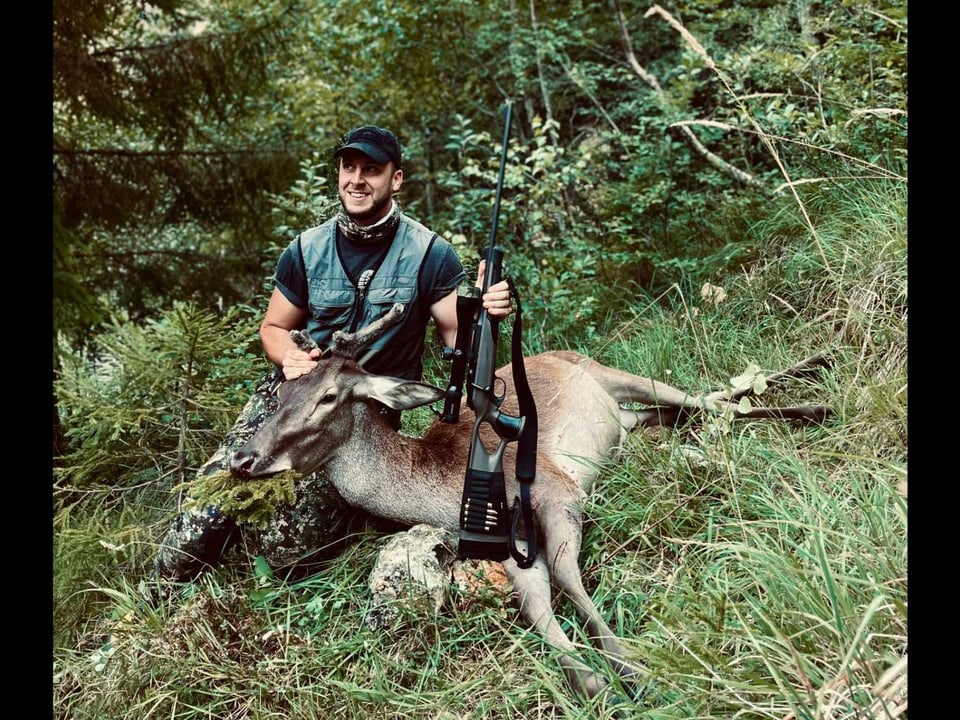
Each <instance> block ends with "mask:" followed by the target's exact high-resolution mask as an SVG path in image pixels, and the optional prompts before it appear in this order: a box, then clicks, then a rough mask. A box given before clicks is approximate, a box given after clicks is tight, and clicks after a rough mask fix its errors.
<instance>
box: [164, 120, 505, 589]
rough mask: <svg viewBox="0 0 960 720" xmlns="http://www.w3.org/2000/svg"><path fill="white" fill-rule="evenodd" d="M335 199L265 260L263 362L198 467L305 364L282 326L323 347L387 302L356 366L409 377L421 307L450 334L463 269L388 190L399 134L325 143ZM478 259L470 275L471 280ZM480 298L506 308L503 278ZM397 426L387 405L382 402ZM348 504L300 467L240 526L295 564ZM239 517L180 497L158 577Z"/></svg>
mask: <svg viewBox="0 0 960 720" xmlns="http://www.w3.org/2000/svg"><path fill="white" fill-rule="evenodd" d="M334 159H335V160H337V161H338V163H339V174H338V180H337V187H338V194H339V197H340V203H341V205H342V211H341V212H340V213H339V214H338V215H337V216H336V217H334V218H331V219H330V220H328V221H327V222H325V223H323V224H322V225H319V226H318V227H315V228H311V229H309V230H306V231H305V232H303V233H301V234H300V235H299V236H298V237H297V238H296V239H295V240H293V241H292V242H291V243H290V245H289V246H288V247H287V248H286V250H285V251H284V252H283V254H282V255H281V257H280V260H279V262H278V263H277V270H276V275H275V278H274V290H273V293H272V295H271V297H270V302H269V305H268V306H267V311H266V314H265V316H264V319H263V322H262V323H261V325H260V340H261V342H262V344H263V349H264V352H265V353H266V355H267V358H269V359H270V360H271V361H272V362H273V363H274V365H275V368H274V370H273V372H271V373H269V374H268V375H267V377H265V378H264V379H263V380H262V381H261V383H260V384H259V385H258V386H257V389H256V392H255V393H254V395H253V397H251V399H250V400H249V401H248V403H247V405H246V407H245V408H244V410H243V411H242V412H241V414H240V417H239V418H238V419H237V422H236V423H235V424H234V427H233V428H232V429H231V430H230V432H229V433H228V434H227V437H226V439H225V440H224V442H223V443H222V444H221V446H220V447H219V448H218V450H217V452H216V453H214V455H213V457H211V458H210V460H208V461H207V463H206V464H205V465H204V466H203V467H202V468H201V469H200V471H199V475H201V476H204V475H209V474H212V473H214V472H222V471H224V470H226V468H227V463H228V460H229V457H230V455H231V454H232V452H233V451H234V450H235V449H236V448H238V447H239V446H240V445H242V444H243V443H244V442H246V440H247V439H248V438H250V437H251V436H252V435H253V434H254V433H255V432H256V431H257V430H258V429H259V428H260V427H261V425H262V424H263V422H264V420H265V419H266V418H267V417H268V416H269V415H270V414H271V413H272V412H273V411H274V410H275V409H276V395H275V393H276V389H277V387H278V386H279V384H280V382H281V381H282V380H283V379H287V380H292V379H294V378H297V377H300V376H301V375H303V374H305V373H308V372H310V370H312V369H313V368H314V367H315V366H316V364H317V361H318V358H319V357H320V352H321V351H320V350H319V349H315V350H312V351H310V352H309V353H308V352H304V351H303V350H300V349H299V348H298V347H297V346H296V344H295V343H294V342H293V340H291V338H290V331H291V330H294V329H301V330H305V331H306V332H307V333H308V334H309V335H310V336H311V337H312V338H313V339H314V340H315V341H316V342H317V344H318V345H319V346H320V348H323V347H325V346H326V345H327V344H328V343H329V341H330V339H331V337H332V335H333V333H334V331H336V330H345V331H347V332H353V331H355V330H357V329H358V328H362V327H364V326H365V325H367V324H369V323H370V322H371V321H373V320H375V319H376V318H378V317H381V316H382V315H384V314H385V313H386V312H387V311H388V310H389V309H390V308H391V307H392V306H393V304H394V303H395V302H401V303H404V305H405V306H406V308H405V312H404V319H403V321H402V322H400V323H399V324H398V325H396V326H394V327H392V328H390V329H389V330H388V331H387V332H386V333H385V334H384V335H383V337H381V338H380V339H378V340H377V341H375V342H374V343H373V344H372V345H371V346H370V348H369V350H368V353H367V355H366V357H365V359H364V361H363V367H364V368H365V369H366V370H368V371H370V372H373V373H377V374H381V375H392V376H394V377H402V378H406V379H416V380H419V379H421V376H422V371H423V362H422V361H423V352H424V346H425V339H426V332H427V326H428V323H429V321H430V319H431V318H432V319H433V322H434V323H435V324H436V327H437V330H438V331H439V333H440V336H441V338H442V340H443V343H444V344H445V345H446V346H447V347H454V346H455V344H456V337H457V312H456V306H457V287H458V286H459V285H460V283H461V282H462V281H463V280H464V278H465V272H464V269H463V266H462V264H461V262H460V260H459V259H458V258H457V255H456V253H455V252H454V250H453V247H452V246H451V245H450V243H449V242H447V241H446V240H445V239H443V238H441V237H439V236H438V235H437V234H436V233H434V232H432V231H431V230H429V229H428V228H426V227H425V226H424V225H422V224H420V223H418V222H417V221H415V220H413V219H412V218H410V217H408V216H407V215H405V214H403V213H402V212H401V210H400V206H399V204H398V203H397V201H396V199H395V198H394V197H393V195H394V193H396V192H397V191H399V190H400V187H401V185H402V184H403V169H402V167H401V151H400V144H399V142H398V141H397V138H396V137H395V136H394V134H393V133H392V132H390V131H389V130H386V129H384V128H381V127H378V126H376V125H364V126H362V127H358V128H355V129H353V130H351V131H350V132H349V133H347V135H346V136H345V137H344V139H343V142H342V143H341V144H340V146H339V147H338V148H337V150H336V152H335V153H334ZM483 272H484V263H483V262H481V264H480V268H479V270H478V274H477V281H476V284H477V285H478V286H480V287H482V279H483ZM482 301H483V306H484V307H485V308H487V310H488V312H489V313H490V314H491V315H493V316H496V317H501V318H502V317H505V316H507V315H509V314H510V311H511V307H510V290H509V287H508V284H507V282H506V281H501V282H499V283H497V284H495V285H493V286H492V287H491V288H490V290H489V292H487V293H486V294H484V296H483V298H482ZM382 412H383V413H384V415H385V416H387V418H388V420H389V421H390V422H391V424H392V425H393V427H394V428H395V429H397V430H399V429H400V413H399V411H394V410H390V409H389V408H386V407H384V408H382ZM357 516H358V512H357V511H355V510H353V509H351V508H349V507H348V506H347V505H346V503H344V501H343V500H342V498H340V496H339V494H338V493H337V492H336V490H334V489H333V487H332V486H331V485H330V484H329V483H328V482H327V481H326V479H325V478H324V477H323V475H322V473H315V474H313V475H310V476H308V477H306V478H303V479H301V480H300V481H299V482H298V484H297V489H296V500H295V501H294V503H293V505H292V506H290V507H283V508H280V509H279V511H278V513H277V517H276V518H275V521H274V522H273V523H272V524H271V526H270V527H269V528H267V529H266V530H264V531H260V532H258V533H249V534H248V536H249V540H250V541H251V542H252V543H253V544H254V547H253V550H254V551H255V552H256V553H257V554H261V555H263V556H264V557H265V558H266V559H267V561H268V563H269V564H270V565H271V566H272V567H273V568H274V569H275V570H279V569H284V570H289V571H292V572H294V573H297V574H299V573H301V572H303V571H304V570H306V569H309V567H310V561H311V560H316V559H322V558H323V557H325V556H326V555H329V552H330V551H331V549H332V548H333V547H335V546H336V545H337V543H338V542H339V541H340V540H341V539H342V537H343V536H344V535H345V530H346V528H347V527H348V526H349V525H350V524H351V521H352V520H354V519H356V517H357ZM240 530H241V529H240V528H239V527H238V526H237V524H236V523H235V522H234V521H233V520H232V519H231V518H229V517H227V516H225V515H224V514H223V513H221V512H220V511H219V510H218V509H217V508H213V507H207V508H203V509H187V510H185V511H184V512H182V513H181V514H180V515H179V517H178V518H176V520H175V522H174V524H173V526H172V527H171V528H170V529H169V530H168V532H167V534H166V536H165V537H164V539H163V542H162V543H161V546H160V550H159V552H158V554H157V560H156V574H157V576H158V577H159V578H166V579H172V580H190V579H193V578H194V577H195V576H196V575H197V573H199V572H200V571H201V570H203V569H204V568H205V567H209V566H211V565H214V564H216V563H217V562H219V560H220V559H221V557H222V556H223V554H224V553H225V552H226V551H227V550H228V549H229V548H230V547H231V546H233V545H234V544H236V543H237V541H238V540H240V539H241V537H242V536H241V532H240Z"/></svg>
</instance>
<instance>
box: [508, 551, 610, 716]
mask: <svg viewBox="0 0 960 720" xmlns="http://www.w3.org/2000/svg"><path fill="white" fill-rule="evenodd" d="M517 545H518V546H520V547H521V549H522V550H523V551H524V552H526V548H525V545H526V543H523V542H520V541H518V543H517ZM503 567H504V570H506V573H507V576H508V577H509V578H510V581H511V583H513V589H514V595H515V597H516V600H517V604H518V606H519V610H520V616H521V617H522V618H523V619H524V620H526V621H527V622H528V623H529V624H530V625H531V626H532V627H533V629H534V630H535V631H536V632H537V633H538V634H539V635H540V636H541V637H543V638H544V639H545V640H546V641H547V642H548V643H549V644H550V645H552V646H553V647H554V648H555V649H557V650H559V651H560V653H561V654H560V658H559V661H560V665H561V667H562V668H563V673H564V675H565V676H566V678H567V682H568V683H569V684H570V687H571V688H573V690H574V691H575V692H577V693H579V694H580V695H581V696H583V697H587V698H593V697H596V696H597V695H599V694H600V693H601V692H602V691H603V690H604V688H605V687H607V681H606V680H604V679H603V677H601V676H600V675H599V674H598V673H597V672H595V671H594V670H592V669H591V668H590V667H589V666H587V665H586V664H584V663H583V662H581V661H580V660H577V658H576V655H575V654H576V652H577V646H576V645H575V644H574V643H573V642H572V641H571V640H570V638H568V637H567V635H566V634H565V633H564V632H563V629H562V628H561V627H560V623H559V622H558V621H557V617H556V615H554V613H553V607H552V604H551V591H550V573H549V571H548V570H547V564H546V563H545V562H544V560H543V558H542V557H539V556H538V557H537V558H536V560H535V561H534V563H533V565H532V566H531V567H529V568H526V569H523V570H521V569H520V568H518V567H517V564H516V562H515V561H514V560H513V559H512V558H511V559H507V560H505V561H504V563H503Z"/></svg>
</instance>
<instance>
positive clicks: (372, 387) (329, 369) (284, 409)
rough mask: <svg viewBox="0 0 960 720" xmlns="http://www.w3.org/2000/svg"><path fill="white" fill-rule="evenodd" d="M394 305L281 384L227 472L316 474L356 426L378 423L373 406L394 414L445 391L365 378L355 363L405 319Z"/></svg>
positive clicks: (302, 341) (304, 342) (340, 336)
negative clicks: (274, 402) (269, 411)
mask: <svg viewBox="0 0 960 720" xmlns="http://www.w3.org/2000/svg"><path fill="white" fill-rule="evenodd" d="M403 309H404V308H403V305H402V304H400V303H397V304H396V305H394V306H393V308H391V310H390V311H389V312H388V313H387V314H386V315H384V316H383V317H382V318H380V319H379V320H377V321H375V322H374V323H372V324H371V325H368V326H367V327H366V328H363V329H362V330H360V331H358V332H356V333H344V332H341V331H338V332H336V333H334V335H333V345H331V346H330V347H329V348H328V349H327V350H326V351H325V352H324V354H323V356H322V357H321V359H320V361H319V363H318V364H317V366H316V367H315V368H314V369H313V370H312V371H311V372H309V373H307V374H306V375H302V376H300V377H299V378H297V379H295V380H288V381H285V382H284V383H283V384H282V385H281V386H280V388H279V390H278V392H277V397H278V400H279V408H278V409H277V411H276V412H275V413H274V414H273V415H271V416H270V417H269V418H267V420H266V421H265V422H264V424H263V426H262V427H261V428H260V430H259V431H258V432H257V433H256V434H255V435H254V436H253V437H252V438H250V439H249V440H248V441H247V442H246V443H245V444H244V445H243V446H242V447H240V448H239V449H238V450H237V451H236V452H235V453H234V454H233V456H232V457H231V458H230V471H231V472H232V473H233V474H234V475H238V476H241V477H262V476H265V475H272V474H274V473H278V472H282V471H284V470H296V471H297V472H300V473H304V474H308V473H311V472H313V471H314V470H316V469H318V468H320V467H322V466H323V465H324V464H325V463H326V462H327V461H328V460H329V459H330V457H331V456H332V455H333V453H335V452H336V451H337V449H338V448H340V447H341V446H343V445H344V444H345V443H346V441H347V440H348V439H350V438H351V437H352V436H353V435H354V433H355V431H356V425H357V423H384V420H383V419H382V418H381V416H380V414H379V413H377V412H375V411H372V410H371V407H370V405H371V401H377V402H380V403H383V404H384V405H386V406H387V407H390V408H393V409H395V410H409V409H411V408H415V407H419V406H420V405H426V404H428V403H431V402H435V401H437V400H439V399H440V398H442V397H443V390H441V389H440V388H437V387H434V386H432V385H429V384H427V383H423V382H416V381H412V380H402V379H400V378H393V377H387V376H382V375H371V374H370V373H368V372H366V371H365V370H364V369H363V368H361V367H360V365H359V364H358V363H357V361H356V358H357V356H358V355H359V354H360V353H361V352H362V351H363V350H364V349H365V348H366V347H367V346H368V345H369V344H370V343H371V342H373V341H374V340H376V339H377V338H378V337H380V336H381V335H382V334H383V331H384V330H386V328H387V327H389V326H390V325H393V324H395V323H396V322H398V321H399V320H400V318H401V317H402V315H403ZM291 337H292V338H293V339H294V341H295V342H297V344H298V345H299V346H300V347H301V348H303V349H309V348H310V347H316V344H315V343H313V341H312V340H310V339H309V338H308V337H307V336H306V335H304V334H303V333H301V332H300V331H298V330H294V331H292V332H291Z"/></svg>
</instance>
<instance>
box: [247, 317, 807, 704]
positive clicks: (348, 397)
mask: <svg viewBox="0 0 960 720" xmlns="http://www.w3.org/2000/svg"><path fill="white" fill-rule="evenodd" d="M402 312H403V306H402V305H397V306H394V308H393V309H392V310H391V311H390V312H389V313H388V314H387V315H386V316H385V317H384V318H382V319H381V320H380V321H378V322H377V323H375V324H374V325H373V326H370V327H368V328H365V329H363V330H361V331H360V332H358V333H356V334H353V335H348V334H345V333H338V334H336V335H335V336H334V339H335V345H334V347H332V348H331V349H329V351H328V352H326V353H325V354H324V357H323V359H321V361H320V363H319V364H318V365H317V367H316V368H314V370H313V371H312V372H310V373H309V374H307V375H304V376H301V377H300V378H298V379H296V380H293V381H289V382H285V383H284V384H283V385H282V386H281V387H280V390H279V398H280V407H279V409H278V410H277V412H276V413H275V414H274V415H273V416H271V417H270V418H269V419H268V420H267V421H266V423H265V424H264V425H263V427H262V428H261V429H260V430H259V432H258V433H257V434H256V435H254V436H253V437H252V438H251V439H250V440H249V441H248V442H247V443H246V444H245V445H243V446H242V447H241V448H240V449H238V450H237V451H236V453H235V454H234V455H233V457H232V458H231V460H230V469H231V471H232V472H233V473H234V474H235V475H237V476H240V477H244V478H250V477H262V476H267V475H271V474H274V473H278V472H282V471H286V470H294V471H296V472H299V473H303V474H307V473H311V472H314V471H316V470H318V469H320V468H323V470H324V472H325V474H326V476H327V477H328V479H329V480H330V482H331V483H332V484H333V485H334V486H335V487H336V489H337V490H338V491H339V492H340V494H341V495H342V496H343V498H344V499H345V500H346V501H347V502H348V503H350V504H352V505H354V506H357V507H360V508H362V509H364V510H366V511H367V512H370V513H372V514H374V515H377V516H380V517H383V518H387V519H390V520H394V521H397V522H400V523H403V524H407V525H410V526H413V525H416V524H420V523H426V524H429V525H433V526H436V527H440V528H446V529H448V530H451V531H453V532H457V531H458V530H459V516H460V503H461V494H462V490H463V479H464V471H465V468H466V463H467V456H468V452H469V447H470V444H471V436H472V428H473V420H474V415H473V412H472V411H471V410H470V409H469V408H468V407H467V406H466V403H465V402H464V403H462V406H461V420H460V422H459V423H458V424H444V423H440V422H439V421H435V422H434V423H433V425H432V426H431V427H430V428H429V429H428V430H427V432H426V433H425V434H424V435H423V436H422V437H413V436H409V435H405V434H403V433H398V432H395V431H394V430H393V429H392V428H391V427H390V426H389V425H388V424H387V423H386V421H385V420H384V419H383V418H382V416H381V415H380V414H379V413H378V412H377V411H376V410H375V401H376V402H380V403H383V404H385V405H387V406H389V407H391V408H395V409H401V410H408V409H411V408H415V407H418V406H421V405H425V404H428V403H432V402H436V401H438V400H441V399H443V397H444V391H443V390H442V389H440V388H437V387H434V386H432V385H429V384H426V383H423V382H414V381H408V380H400V379H397V378H390V377H383V376H377V375H372V374H369V373H367V372H366V371H364V370H363V369H362V368H361V367H360V365H359V364H358V363H357V361H356V358H357V357H358V355H359V353H360V352H361V351H362V350H363V348H364V346H365V344H366V343H367V342H369V341H370V340H372V339H373V337H375V335H376V334H377V333H378V332H379V331H380V330H381V329H382V328H383V327H385V326H386V325H385V324H386V323H389V322H392V321H393V320H395V319H396V318H398V317H399V315H400V314H401V313H402ZM293 334H294V336H295V339H297V340H298V342H303V336H302V335H301V334H299V333H297V332H296V331H294V333H293ZM524 367H525V369H526V375H527V378H528V380H529V383H530V388H531V390H532V392H533V396H534V399H535V401H536V406H537V414H538V419H539V440H538V456H537V476H536V479H535V482H534V483H533V485H532V505H533V508H534V513H535V523H536V526H537V532H538V538H540V540H538V546H539V553H538V557H537V559H536V561H535V563H534V564H533V566H532V567H530V568H528V569H521V568H519V567H518V566H517V563H516V561H515V560H514V559H513V558H508V559H507V560H505V561H504V563H503V565H504V569H505V571H506V573H507V576H508V577H509V579H510V581H511V583H512V585H513V588H514V595H515V597H516V598H517V601H518V604H519V610H520V613H521V615H522V617H523V618H524V620H525V621H526V622H528V623H530V624H531V625H532V626H533V627H534V628H535V629H536V630H537V631H538V632H539V633H540V634H541V635H542V636H543V637H544V638H545V639H546V640H547V641H548V642H549V643H550V644H552V645H553V646H554V647H555V648H558V649H560V650H562V651H564V652H562V653H561V655H560V663H561V664H562V666H563V669H564V672H565V675H566V677H567V679H568V681H569V682H570V684H571V686H572V688H573V689H574V690H576V691H578V692H580V693H582V694H583V695H585V696H587V697H594V696H596V695H597V694H598V693H600V692H601V691H602V690H603V689H604V687H605V686H606V685H607V683H606V681H605V680H604V679H603V678H602V677H601V676H600V675H599V674H598V673H596V672H594V671H592V670H591V669H590V668H589V667H588V666H587V665H586V664H584V663H582V662H581V661H579V660H577V659H576V658H575V657H574V651H575V646H574V643H573V642H572V641H571V640H570V639H569V638H568V637H567V636H566V635H565V634H564V631H563V629H562V628H561V626H560V623H559V622H558V620H557V619H556V617H555V616H554V613H553V610H552V607H551V583H552V584H553V585H554V586H555V587H556V588H557V589H559V590H560V591H562V592H563V593H565V594H566V596H567V597H568V598H569V599H570V600H571V601H572V602H573V604H574V606H575V608H576V610H577V612H578V614H579V615H580V617H581V619H582V620H583V621H584V622H585V624H586V627H587V629H588V631H589V635H590V637H591V638H593V639H594V640H595V641H596V642H597V643H598V644H599V647H600V648H601V650H602V651H603V653H604V655H605V657H606V658H607V659H608V660H609V662H610V663H611V666H612V667H613V668H614V669H615V671H616V672H617V673H618V674H619V675H620V676H622V677H623V678H624V679H625V680H627V681H628V682H631V681H636V680H638V679H639V673H638V671H637V670H636V668H634V667H632V666H631V664H630V658H629V656H628V653H627V652H626V650H625V649H624V648H623V646H622V644H621V643H620V642H619V640H618V639H617V637H616V635H615V634H614V632H613V630H612V629H611V628H610V627H609V626H608V624H607V623H606V622H605V621H604V619H603V617H602V615H601V614H600V612H599V611H598V609H597V607H596V606H595V605H594V603H593V600H592V599H591V598H590V596H589V595H588V594H587V591H586V590H585V589H584V586H583V581H582V579H581V575H580V567H579V561H578V556H579V553H580V542H581V504H582V501H583V499H584V498H585V496H586V494H587V493H589V492H590V490H591V487H592V484H593V481H594V479H595V477H596V476H597V474H598V472H599V469H600V467H601V465H602V463H604V462H605V461H608V460H609V459H611V458H612V457H613V456H614V455H615V453H616V452H617V450H618V448H619V447H620V446H621V444H622V442H623V441H624V439H625V436H626V433H627V432H629V431H630V430H631V429H632V428H634V427H637V426H642V425H646V426H651V425H657V424H660V423H661V422H663V421H664V419H665V418H666V419H667V420H669V421H671V422H672V421H675V420H676V417H677V413H678V412H685V411H700V412H711V413H722V412H724V411H730V412H732V413H733V415H734V416H736V417H756V418H761V417H776V418H798V419H801V420H807V421H818V420H821V419H822V418H823V417H824V414H825V410H824V409H823V408H821V407H819V406H811V407H798V408H751V409H749V410H748V411H747V412H741V409H740V408H738V406H737V403H736V402H731V401H730V400H729V399H724V398H723V397H722V393H714V394H712V395H709V396H700V397H694V396H691V395H689V394H688V393H685V392H683V391H682V390H678V389H677V388H674V387H671V386H669V385H665V384H663V383H659V382H655V381H653V380H650V379H647V378H643V377H638V376H635V375H632V374H630V373H627V372H624V371H621V370H616V369H613V368H610V367H606V366H604V365H601V364H600V363H598V362H595V361H592V360H590V359H589V358H587V357H585V356H584V355H581V354H580V353H577V352H571V351H560V352H544V353H540V354H538V355H534V356H532V357H528V358H526V359H525V360H524ZM497 377H499V378H501V379H502V380H503V382H504V383H505V384H506V387H511V386H512V382H513V377H512V372H511V368H510V367H509V365H508V366H506V367H503V368H501V369H500V370H499V371H498V373H497ZM628 404H645V405H648V406H652V408H647V409H630V408H628V407H625V405H628ZM502 409H503V410H504V411H505V412H508V413H512V414H516V413H517V407H516V404H515V399H514V402H513V403H511V398H510V397H509V396H508V397H507V398H505V400H504V402H503V406H502ZM484 427H485V426H484ZM485 430H486V432H487V433H489V436H488V437H486V438H484V442H485V443H489V446H495V445H496V443H497V442H498V441H499V438H497V437H496V435H495V433H494V432H493V430H491V429H489V428H486V427H485ZM514 462H515V448H514V447H513V444H511V445H509V446H508V447H507V450H506V452H505V454H504V457H503V467H504V476H505V478H506V481H507V497H514V496H515V495H516V494H517V492H518V490H517V482H516V479H515V478H514V477H513V472H514ZM524 549H525V546H524Z"/></svg>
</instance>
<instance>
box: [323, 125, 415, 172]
mask: <svg viewBox="0 0 960 720" xmlns="http://www.w3.org/2000/svg"><path fill="white" fill-rule="evenodd" d="M344 150H359V151H360V152H362V153H363V154H364V155H367V156H369V157H371V158H373V160H375V161H376V162H378V163H386V162H388V161H389V162H393V164H394V165H395V166H396V167H400V143H399V142H397V136H396V135H394V134H393V133H392V132H390V131H389V130H386V129H384V128H382V127H379V126H377V125H363V126H362V127H358V128H354V129H353V130H351V131H350V132H348V133H347V134H346V135H344V136H343V142H342V143H341V144H340V146H339V147H338V148H337V150H336V152H335V153H333V156H334V157H335V158H336V157H340V155H341V154H342V153H343V151H344Z"/></svg>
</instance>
